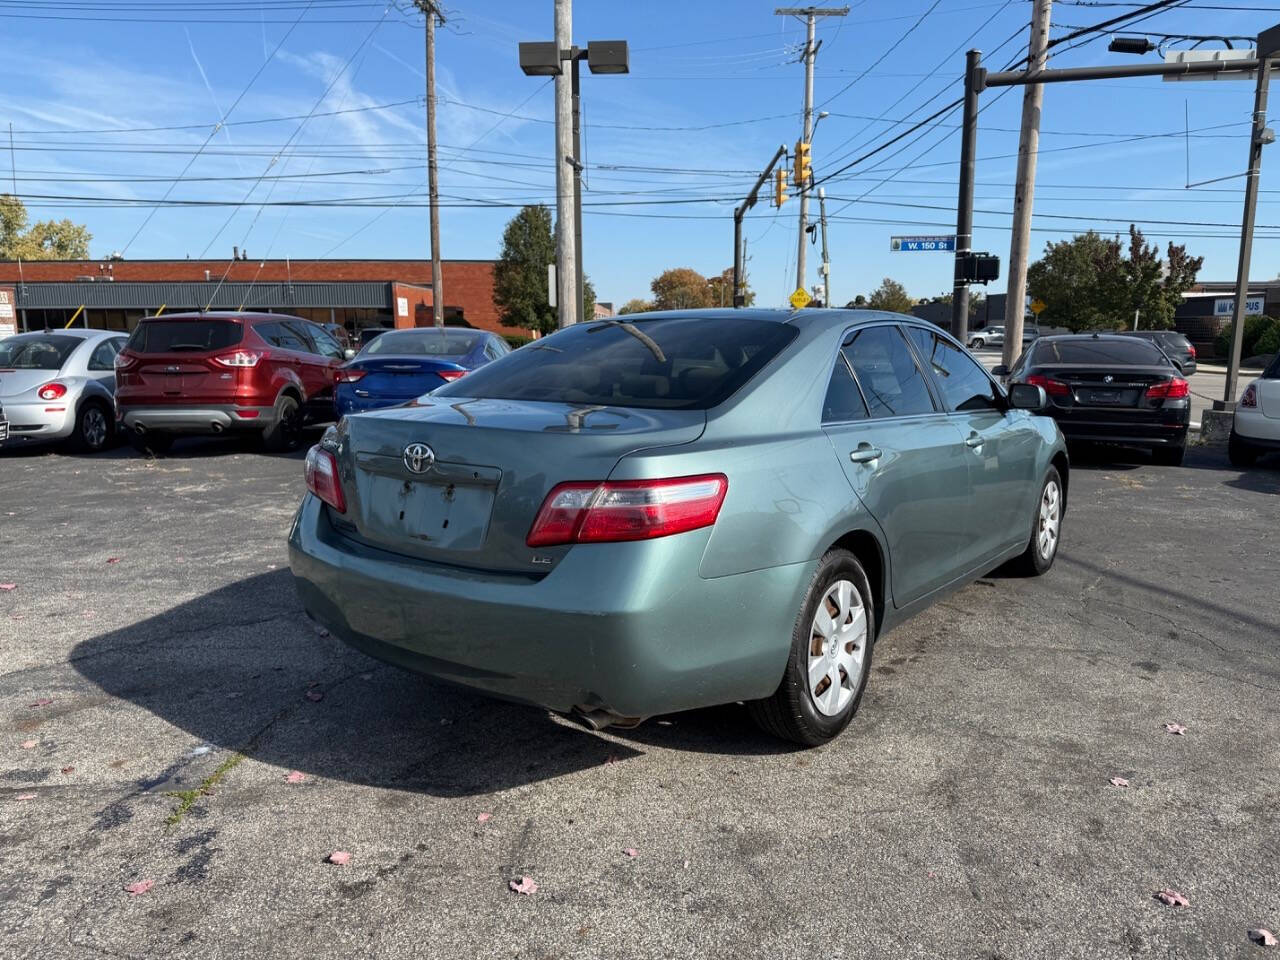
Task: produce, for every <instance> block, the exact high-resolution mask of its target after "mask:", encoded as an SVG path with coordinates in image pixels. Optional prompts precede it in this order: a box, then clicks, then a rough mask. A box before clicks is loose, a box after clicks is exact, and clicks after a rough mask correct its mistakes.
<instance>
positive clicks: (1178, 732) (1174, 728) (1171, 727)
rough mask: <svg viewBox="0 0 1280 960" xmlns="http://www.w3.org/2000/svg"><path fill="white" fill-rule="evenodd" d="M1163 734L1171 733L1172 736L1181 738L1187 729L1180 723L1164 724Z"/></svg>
mask: <svg viewBox="0 0 1280 960" xmlns="http://www.w3.org/2000/svg"><path fill="white" fill-rule="evenodd" d="M1164 731H1165V733H1172V734H1173V735H1174V736H1177V737H1181V736H1185V735H1186V733H1187V728H1186V727H1184V726H1183V725H1182V724H1180V723H1166V724H1165V725H1164Z"/></svg>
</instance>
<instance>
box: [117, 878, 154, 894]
mask: <svg viewBox="0 0 1280 960" xmlns="http://www.w3.org/2000/svg"><path fill="white" fill-rule="evenodd" d="M155 885H156V882H155V881H154V880H139V881H138V882H137V883H131V884H129V885H128V886H127V887H125V888H124V892H125V893H127V894H129V896H131V897H138V896H141V895H142V894H144V893H146V892H147V891H148V890H150V889H151V888H152V887H154V886H155Z"/></svg>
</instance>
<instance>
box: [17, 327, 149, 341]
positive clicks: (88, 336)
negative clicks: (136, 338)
mask: <svg viewBox="0 0 1280 960" xmlns="http://www.w3.org/2000/svg"><path fill="white" fill-rule="evenodd" d="M14 336H15V337H48V336H57V337H75V338H76V339H77V340H92V339H94V338H96V337H112V336H116V337H127V336H128V334H127V333H125V332H124V331H123V330H93V329H89V330H86V329H85V328H84V327H66V328H64V329H61V330H27V331H26V332H24V333H15V334H14Z"/></svg>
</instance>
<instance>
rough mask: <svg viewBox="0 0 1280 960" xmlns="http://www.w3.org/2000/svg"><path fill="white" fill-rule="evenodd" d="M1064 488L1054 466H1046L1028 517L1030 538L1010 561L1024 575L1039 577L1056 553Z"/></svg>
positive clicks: (1050, 563)
mask: <svg viewBox="0 0 1280 960" xmlns="http://www.w3.org/2000/svg"><path fill="white" fill-rule="evenodd" d="M1066 505H1067V498H1066V491H1065V489H1064V487H1063V486H1062V477H1061V476H1060V475H1059V473H1058V468H1057V467H1050V468H1049V472H1048V473H1046V474H1045V477H1044V482H1043V483H1041V484H1040V496H1038V497H1036V506H1035V512H1034V513H1033V514H1032V518H1031V538H1030V540H1028V541H1027V549H1026V550H1024V551H1023V552H1022V553H1021V554H1020V555H1019V556H1018V557H1017V558H1016V559H1015V560H1014V561H1013V568H1014V570H1015V571H1016V572H1017V573H1020V574H1022V575H1023V576H1025V577H1040V576H1044V574H1046V573H1048V572H1049V569H1050V568H1051V567H1052V566H1053V561H1054V559H1055V558H1056V557H1057V556H1058V546H1059V544H1060V543H1061V540H1062V516H1063V514H1064V513H1065V511H1066Z"/></svg>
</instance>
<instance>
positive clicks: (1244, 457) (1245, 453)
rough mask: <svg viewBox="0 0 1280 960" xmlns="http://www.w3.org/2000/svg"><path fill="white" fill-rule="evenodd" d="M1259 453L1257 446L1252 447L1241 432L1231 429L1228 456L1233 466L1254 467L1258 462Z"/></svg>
mask: <svg viewBox="0 0 1280 960" xmlns="http://www.w3.org/2000/svg"><path fill="white" fill-rule="evenodd" d="M1258 455H1259V451H1258V448H1257V447H1251V446H1250V445H1249V443H1248V441H1246V440H1245V439H1244V438H1243V437H1241V436H1240V434H1238V433H1236V432H1235V431H1234V430H1232V431H1231V438H1230V439H1229V440H1228V441H1227V458H1228V459H1229V460H1230V461H1231V465H1232V466H1233V467H1252V466H1253V465H1254V464H1255V463H1257V462H1258Z"/></svg>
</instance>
